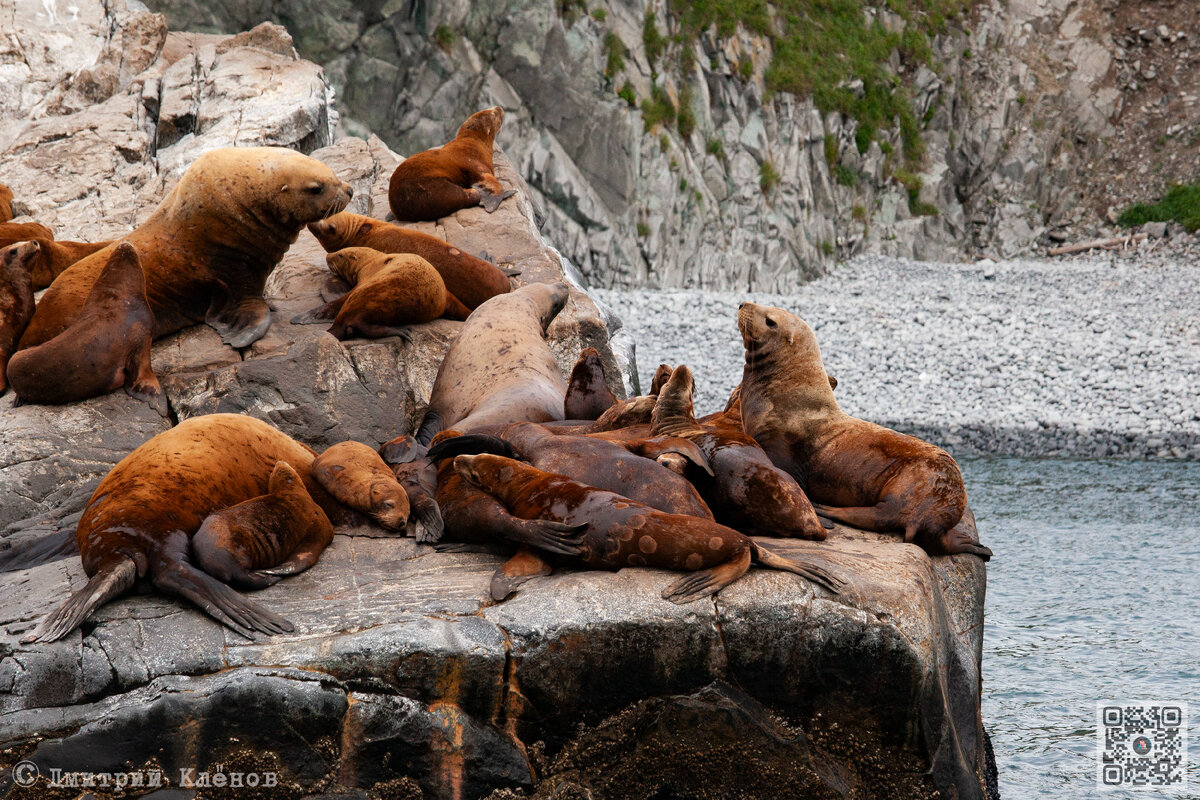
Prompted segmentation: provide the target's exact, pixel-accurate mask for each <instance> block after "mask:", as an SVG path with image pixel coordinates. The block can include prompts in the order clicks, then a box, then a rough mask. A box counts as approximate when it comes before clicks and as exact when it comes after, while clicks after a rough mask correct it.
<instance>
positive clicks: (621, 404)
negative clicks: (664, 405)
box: [587, 394, 658, 433]
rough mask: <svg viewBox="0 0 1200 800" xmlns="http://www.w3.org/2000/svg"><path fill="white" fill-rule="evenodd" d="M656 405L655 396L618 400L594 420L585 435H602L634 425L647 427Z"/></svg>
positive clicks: (647, 395)
mask: <svg viewBox="0 0 1200 800" xmlns="http://www.w3.org/2000/svg"><path fill="white" fill-rule="evenodd" d="M657 404H658V395H657V394H645V395H640V396H638V397H630V398H629V399H627V400H618V401H617V402H616V403H615V404H614V405H613V406H612V407H611V408H609V409H608V410H607V411H605V412H604V413H603V414H601V415H600V416H599V417H597V418H596V421H595V422H593V423H592V425H591V427H589V428H588V429H587V433H603V432H605V431H617V430H621V429H622V428H630V427H633V426H635V425H649V424H650V417H651V416H652V415H653V414H654V406H655V405H657Z"/></svg>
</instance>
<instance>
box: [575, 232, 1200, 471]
mask: <svg viewBox="0 0 1200 800" xmlns="http://www.w3.org/2000/svg"><path fill="white" fill-rule="evenodd" d="M1155 255H1158V254H1155ZM594 293H595V294H596V295H597V296H598V297H599V298H600V299H602V300H603V301H604V302H606V303H608V304H609V305H610V306H611V308H612V309H613V310H614V311H615V312H616V314H617V315H618V316H620V317H621V318H622V320H623V321H624V323H625V327H626V329H627V330H628V331H629V332H630V333H632V336H633V339H634V341H635V342H636V343H637V363H638V371H639V373H640V378H641V381H642V385H643V386H648V382H649V377H650V375H652V374H653V372H654V368H655V367H656V366H657V365H658V364H659V363H669V364H679V363H686V364H688V365H690V366H691V367H692V368H693V370H694V372H695V373H696V380H697V397H696V408H697V412H698V413H708V412H709V411H712V410H718V409H720V408H721V407H723V406H724V403H725V400H726V398H727V397H728V395H729V392H730V391H731V390H732V389H733V387H734V386H735V385H736V384H737V383H738V381H739V380H741V374H742V364H743V350H742V345H741V337H740V336H739V334H738V330H737V322H736V311H737V306H738V304H739V303H740V302H741V301H743V300H746V299H750V300H754V301H755V302H759V303H767V304H770V305H776V306H780V307H783V308H786V309H788V310H789V311H792V312H793V313H795V314H798V315H799V316H801V317H803V318H804V319H805V320H806V321H807V322H808V323H809V324H810V325H812V327H813V329H814V330H815V331H816V334H817V339H818V341H819V342H820V344H821V349H822V353H823V356H824V359H825V366H826V368H827V369H828V371H829V372H830V373H831V374H832V375H834V376H836V377H837V378H838V380H839V382H840V383H839V386H838V389H837V397H838V401H839V403H841V405H842V408H843V409H845V410H846V411H847V412H848V413H851V414H854V415H855V416H859V417H863V418H865V419H869V420H872V421H874V422H878V423H880V424H883V425H887V426H889V427H893V428H896V429H897V430H901V431H905V432H908V433H914V434H916V435H919V436H922V437H924V438H927V439H929V440H930V441H933V442H936V443H938V444H940V445H942V446H944V447H946V448H947V449H948V450H950V452H951V453H955V454H962V455H969V454H989V453H991V454H1003V455H1019V456H1044V455H1054V456H1121V457H1134V458H1163V459H1188V460H1200V263H1198V262H1197V261H1195V260H1192V259H1183V260H1175V259H1170V258H1162V257H1149V258H1144V257H1142V258H1140V257H1138V254H1137V253H1136V252H1133V253H1126V254H1120V255H1118V254H1101V255H1094V256H1084V257H1077V258H1074V259H1059V260H1055V261H1039V260H1014V261H1002V262H999V263H992V262H990V261H982V262H977V263H974V264H941V263H931V262H914V261H907V260H904V259H894V258H885V257H880V256H860V257H858V258H855V259H853V260H852V261H850V262H848V263H845V264H842V265H840V266H838V267H837V268H835V269H834V271H833V272H832V273H831V274H830V275H827V276H825V277H823V278H820V279H818V280H816V281H814V282H812V283H809V284H805V285H802V286H799V287H797V289H796V291H795V292H794V293H793V294H790V295H786V296H783V295H767V294H753V293H750V294H735V293H725V292H705V291H645V290H643V291H612V290H594Z"/></svg>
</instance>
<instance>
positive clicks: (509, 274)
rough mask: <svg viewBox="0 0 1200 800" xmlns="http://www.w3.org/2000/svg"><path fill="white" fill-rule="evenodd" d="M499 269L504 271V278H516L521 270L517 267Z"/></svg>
mask: <svg viewBox="0 0 1200 800" xmlns="http://www.w3.org/2000/svg"><path fill="white" fill-rule="evenodd" d="M500 271H501V272H503V273H504V277H506V278H518V277H520V275H521V272H522V270H519V269H502V270H500Z"/></svg>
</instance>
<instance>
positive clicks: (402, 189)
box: [388, 106, 516, 222]
mask: <svg viewBox="0 0 1200 800" xmlns="http://www.w3.org/2000/svg"><path fill="white" fill-rule="evenodd" d="M502 122H504V110H503V109H502V108H500V106H494V107H492V108H488V109H484V110H483V111H478V112H476V113H474V114H472V115H471V116H470V117H469V118H468V119H467V121H466V122H464V123H463V124H462V127H460V128H459V129H458V134H457V135H456V136H455V137H454V139H453V140H451V141H450V142H447V143H446V144H444V145H442V146H441V147H435V148H433V149H432V150H425V151H423V152H420V153H417V154H415V155H413V156H410V157H409V158H406V159H405V160H404V161H402V162H401V163H400V165H399V166H398V167H396V171H395V172H393V173H392V179H391V182H390V183H389V184H388V204H389V205H390V206H391V208H392V214H393V215H394V216H395V217H396V219H398V220H400V221H401V222H422V221H429V222H432V221H434V220H438V219H441V218H442V217H447V216H449V215H451V214H453V213H454V212H455V211H458V210H459V209H462V208H470V207H471V206H477V205H482V206H483V208H484V210H486V211H487V212H489V213H491V212H493V211H495V210H496V209H497V208H499V207H500V203H501V201H503V200H504V199H505V198H506V197H509V196H511V195H513V194H516V192H515V191H514V190H512V189H509V190H508V191H504V187H503V186H501V185H500V181H499V180H497V179H496V176H495V175H494V174H492V173H493V172H494V170H495V167H494V166H492V148H493V146H494V145H495V141H496V134H497V133H499V131H500V124H501V123H502Z"/></svg>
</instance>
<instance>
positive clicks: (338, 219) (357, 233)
mask: <svg viewBox="0 0 1200 800" xmlns="http://www.w3.org/2000/svg"><path fill="white" fill-rule="evenodd" d="M387 224H388V223H386V222H382V221H380V220H377V219H372V218H371V217H367V216H364V215H362V214H352V213H350V212H349V211H342V212H340V213H337V214H334V215H333V216H332V217H328V218H327V219H319V220H317V221H316V222H310V223H308V230H309V232H310V233H311V234H312V235H313V236H315V237H317V241H318V242H320V243H321V246H322V247H324V248H325V249H326V250H328V251H330V252H332V251H334V250H341V249H342V248H343V247H347V246H349V243H350V242H354V241H357V240H359V239H360V238H361V237H363V236H367V235H369V234H370V232H371V230H372V229H373V228H374V227H375V226H377V225H387Z"/></svg>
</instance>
